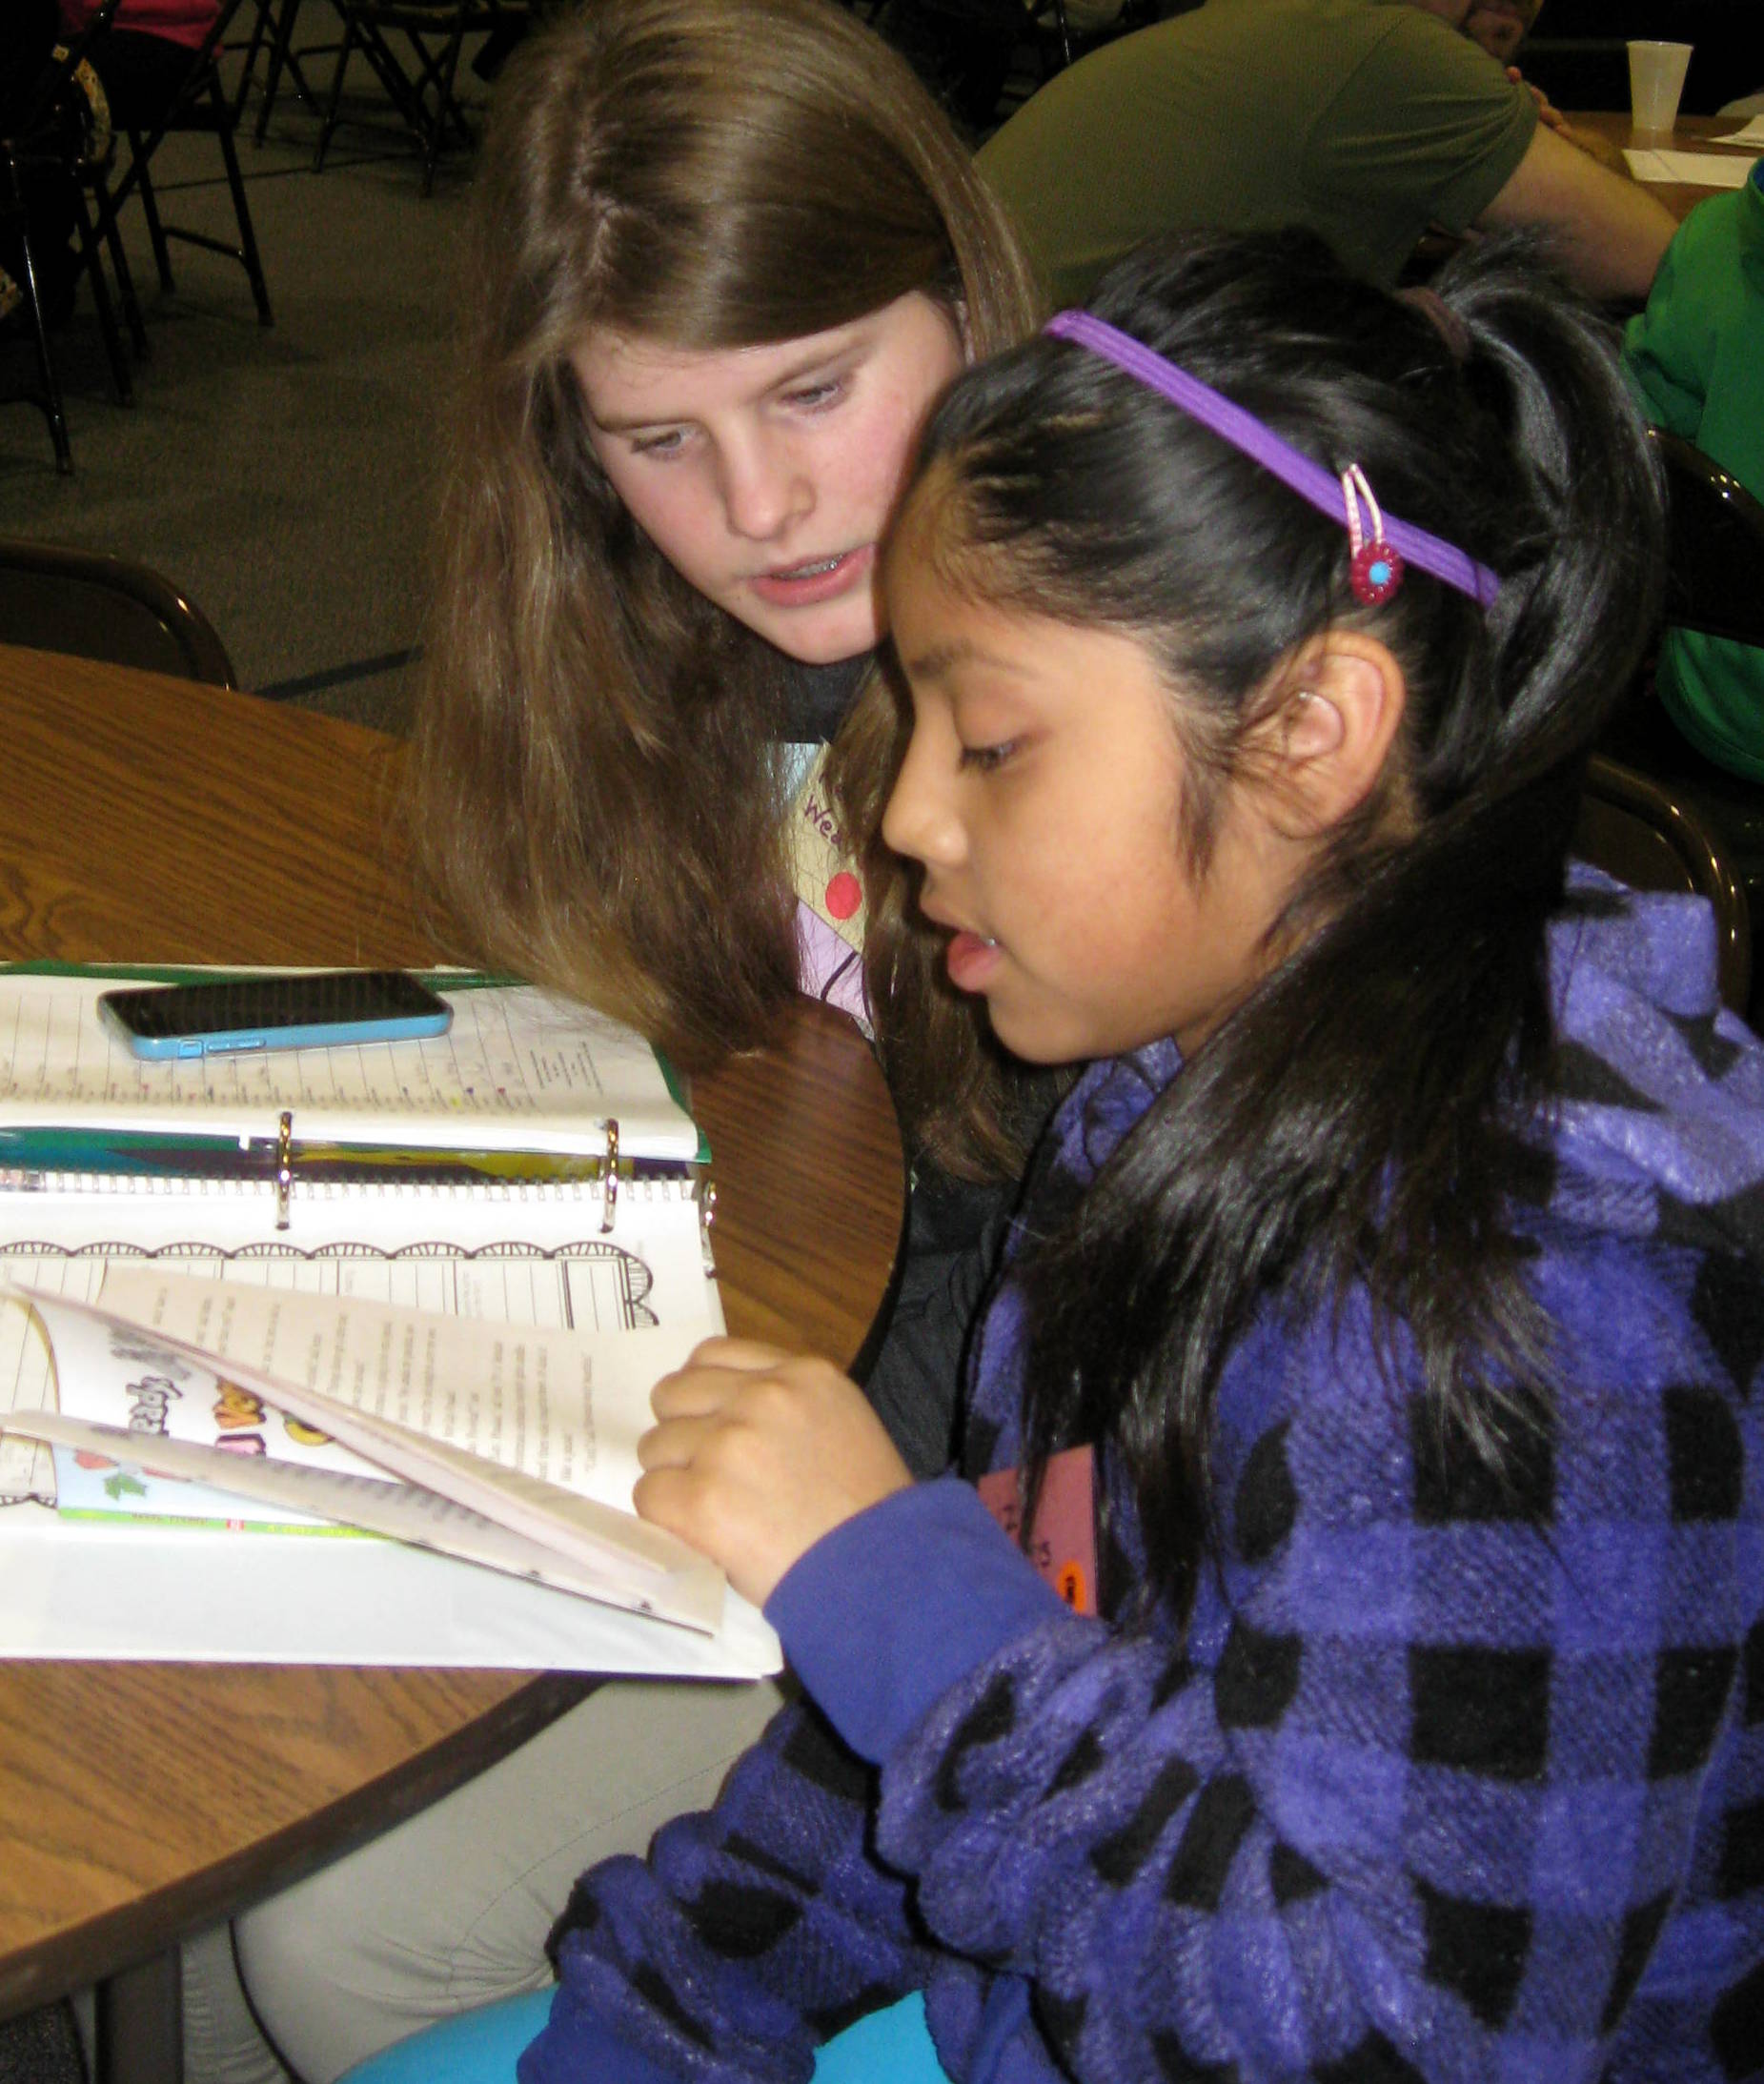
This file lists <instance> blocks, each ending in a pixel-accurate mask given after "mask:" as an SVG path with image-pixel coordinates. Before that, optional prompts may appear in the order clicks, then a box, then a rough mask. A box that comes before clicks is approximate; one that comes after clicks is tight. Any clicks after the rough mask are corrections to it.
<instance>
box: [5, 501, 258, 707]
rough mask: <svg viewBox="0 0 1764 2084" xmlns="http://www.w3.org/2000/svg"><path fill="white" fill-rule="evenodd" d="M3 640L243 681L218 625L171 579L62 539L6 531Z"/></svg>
mask: <svg viewBox="0 0 1764 2084" xmlns="http://www.w3.org/2000/svg"><path fill="white" fill-rule="evenodd" d="M0 644H20V645H24V646H26V647H28V648H29V649H30V650H32V651H64V652H71V653H72V654H73V655H74V656H75V657H76V658H100V659H103V660H105V661H106V662H108V663H109V664H112V665H118V666H140V667H142V668H144V669H145V670H146V671H147V672H149V673H171V674H175V675H177V676H178V677H179V678H181V679H186V680H203V681H206V682H207V683H208V684H209V685H210V686H211V687H237V685H238V684H239V683H238V680H237V679H236V678H235V677H234V675H233V661H232V659H231V658H228V656H227V647H226V646H225V645H224V644H223V643H222V642H221V640H220V638H219V637H218V636H216V634H215V631H214V625H213V623H212V622H211V621H210V620H209V618H208V617H207V616H205V615H204V614H203V613H202V611H201V609H200V608H198V607H197V606H196V604H195V602H194V601H193V600H191V599H190V598H189V597H187V596H186V595H185V594H183V593H181V592H180V591H179V590H178V588H177V587H175V586H173V585H172V582H171V581H170V580H169V579H165V578H162V577H160V576H159V574H158V573H157V572H153V571H150V570H149V569H148V567H147V566H146V565H142V564H130V563H127V562H126V561H125V560H124V559H123V558H121V557H109V556H103V555H102V554H101V553H100V552H97V551H92V550H72V549H69V548H66V547H64V546H63V545H62V544H59V543H38V542H24V541H18V540H13V539H11V538H9V537H6V536H0Z"/></svg>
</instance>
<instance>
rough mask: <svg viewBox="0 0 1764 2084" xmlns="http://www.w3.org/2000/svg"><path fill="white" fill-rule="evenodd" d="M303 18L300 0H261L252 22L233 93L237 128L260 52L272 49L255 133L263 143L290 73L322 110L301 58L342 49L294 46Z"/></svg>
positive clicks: (316, 110)
mask: <svg viewBox="0 0 1764 2084" xmlns="http://www.w3.org/2000/svg"><path fill="white" fill-rule="evenodd" d="M299 17H300V0H257V18H256V20H255V22H253V25H252V32H251V35H250V37H249V38H248V39H247V41H246V45H245V63H244V66H243V68H242V69H241V71H240V73H239V84H238V86H237V88H236V89H235V90H234V91H233V125H234V127H235V128H236V127H237V126H238V124H239V123H240V122H242V121H243V119H244V114H245V102H246V97H247V96H248V95H249V94H250V92H251V89H252V80H253V76H254V74H255V72H256V70H257V54H258V52H259V51H263V50H265V49H266V48H267V49H268V51H269V57H270V70H269V71H268V72H267V73H266V74H265V75H264V82H263V99H262V100H261V101H260V102H259V103H258V105H257V122H256V127H255V128H254V129H253V132H252V135H253V139H254V140H255V141H256V143H258V144H259V145H261V144H262V143H263V141H264V138H265V136H266V135H267V134H268V132H269V128H270V111H271V110H272V109H274V106H275V97H276V94H277V93H278V92H279V91H280V89H281V84H282V75H283V74H284V73H286V74H287V76H288V80H289V83H290V85H291V86H292V87H293V88H294V92H295V93H296V94H297V95H298V96H299V97H300V99H301V100H302V101H303V102H305V104H306V105H307V107H308V108H309V109H310V110H311V111H313V113H314V115H316V114H318V113H319V107H318V95H317V93H316V92H315V91H314V89H313V87H312V86H311V85H310V84H309V82H308V80H307V76H306V73H305V71H304V70H303V68H302V65H301V60H302V59H304V58H317V57H325V56H328V55H329V54H330V53H331V52H332V51H336V50H338V49H339V48H340V46H339V45H338V44H335V43H326V44H302V45H301V46H300V47H299V48H298V50H296V49H295V48H294V25H295V23H296V22H297V21H298V20H299Z"/></svg>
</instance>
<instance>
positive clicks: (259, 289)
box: [209, 71, 275, 326]
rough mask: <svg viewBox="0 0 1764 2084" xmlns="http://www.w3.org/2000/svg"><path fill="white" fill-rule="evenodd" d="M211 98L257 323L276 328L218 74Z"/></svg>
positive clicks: (213, 78)
mask: <svg viewBox="0 0 1764 2084" xmlns="http://www.w3.org/2000/svg"><path fill="white" fill-rule="evenodd" d="M209 99H210V106H211V108H212V109H213V111H214V130H215V134H216V135H217V136H218V137H219V139H220V156H221V158H222V159H223V161H225V163H226V168H227V186H228V187H229V188H230V189H231V190H232V191H233V214H234V215H235V216H236V217H237V219H238V223H239V258H240V260H242V261H243V262H244V264H245V273H246V274H247V275H249V276H250V278H251V286H252V295H253V297H254V298H255V299H256V304H257V323H258V324H259V325H260V326H273V325H274V323H275V317H274V313H272V311H271V310H270V289H269V285H268V284H267V283H266V282H265V281H264V279H263V262H262V260H261V259H260V258H259V257H258V253H257V234H256V233H255V232H254V231H253V229H252V213H251V205H250V204H249V203H248V202H247V201H246V199H245V181H244V177H243V176H242V175H241V174H240V172H239V155H238V153H237V152H235V151H234V150H233V118H232V115H231V114H230V112H229V111H228V108H227V97H226V95H225V94H224V93H223V92H222V91H221V86H220V74H219V72H218V71H215V72H213V73H211V75H210V79H209Z"/></svg>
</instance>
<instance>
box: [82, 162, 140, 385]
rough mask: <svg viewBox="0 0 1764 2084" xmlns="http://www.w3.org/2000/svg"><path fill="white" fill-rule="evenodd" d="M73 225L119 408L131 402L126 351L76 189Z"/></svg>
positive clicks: (87, 217)
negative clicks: (102, 336)
mask: <svg viewBox="0 0 1764 2084" xmlns="http://www.w3.org/2000/svg"><path fill="white" fill-rule="evenodd" d="M73 226H74V231H75V233H76V234H77V236H78V239H79V252H80V260H81V263H82V265H83V266H84V267H85V270H86V273H87V274H88V275H89V276H90V277H91V300H92V302H93V304H95V305H96V306H97V310H98V328H99V331H100V332H101V333H102V334H104V352H105V354H107V355H109V357H110V362H111V381H112V384H114V385H115V387H116V402H117V404H118V405H132V404H133V403H134V384H133V381H132V378H131V376H130V374H129V352H128V350H127V349H126V348H125V347H124V346H123V336H122V334H121V333H120V332H119V331H118V329H117V325H116V307H115V306H114V305H113V304H112V302H111V287H110V284H109V283H108V282H106V281H105V279H104V253H103V249H102V248H101V246H100V244H99V242H98V239H97V237H96V235H95V234H94V233H93V231H92V225H91V212H90V211H89V210H88V209H87V208H86V197H85V195H84V193H83V192H81V190H80V189H79V188H77V187H76V188H75V189H74V191H73Z"/></svg>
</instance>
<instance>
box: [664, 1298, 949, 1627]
mask: <svg viewBox="0 0 1764 2084" xmlns="http://www.w3.org/2000/svg"><path fill="white" fill-rule="evenodd" d="M650 1402H651V1404H652V1406H654V1409H655V1413H656V1419H657V1424H656V1426H654V1427H653V1428H652V1429H651V1430H650V1431H649V1432H646V1433H645V1434H644V1435H643V1437H642V1439H641V1440H639V1442H638V1444H637V1452H638V1460H639V1462H641V1463H642V1465H643V1469H644V1474H643V1475H642V1476H640V1477H639V1479H638V1483H637V1488H636V1490H635V1491H634V1492H633V1494H632V1503H633V1504H634V1505H635V1506H636V1507H637V1509H638V1511H639V1514H640V1515H641V1516H642V1517H643V1518H644V1519H646V1520H653V1521H654V1522H655V1524H656V1525H657V1526H658V1527H665V1528H667V1529H668V1530H669V1532H670V1533H675V1534H678V1535H679V1537H680V1539H681V1540H682V1541H687V1542H690V1543H691V1544H692V1546H693V1547H694V1548H698V1549H700V1550H701V1551H702V1552H703V1553H704V1554H705V1555H707V1556H709V1557H710V1558H711V1560H712V1561H713V1562H715V1563H720V1564H721V1566H722V1568H724V1570H725V1571H727V1573H728V1577H729V1583H730V1584H731V1585H733V1586H734V1587H735V1588H736V1590H737V1591H738V1592H740V1593H742V1594H743V1595H744V1596H745V1597H746V1598H748V1599H751V1600H752V1601H753V1602H754V1604H755V1606H758V1607H762V1606H763V1605H764V1604H765V1602H766V1601H767V1600H768V1599H769V1598H770V1597H771V1595H772V1588H773V1587H774V1586H775V1585H776V1584H777V1583H778V1581H779V1579H780V1578H781V1577H782V1576H783V1574H784V1572H785V1571H786V1570H787V1569H789V1568H790V1566H791V1565H792V1564H793V1563H795V1562H796V1560H797V1558H798V1557H799V1556H801V1555H802V1554H804V1553H805V1552H806V1551H807V1550H808V1549H810V1548H813V1547H814V1545H815V1543H816V1542H818V1541H819V1540H820V1539H821V1536H822V1535H823V1534H830V1533H831V1532H832V1531H833V1529H834V1528H836V1527H839V1526H841V1525H842V1524H843V1523H844V1522H845V1521H846V1520H848V1519H850V1518H851V1517H852V1515H853V1514H854V1513H857V1512H862V1510H863V1508H864V1507H865V1506H871V1505H874V1504H875V1503H876V1502H877V1500H878V1499H880V1498H885V1497H887V1496H888V1495H889V1493H890V1492H892V1491H896V1490H904V1489H905V1488H906V1487H907V1486H908V1485H909V1484H910V1483H911V1482H912V1476H911V1474H910V1473H909V1471H908V1469H907V1467H906V1465H905V1463H904V1462H902V1460H901V1457H900V1456H899V1455H898V1454H897V1453H896V1452H895V1448H894V1443H893V1442H892V1441H891V1440H890V1439H889V1438H888V1435H887V1434H886V1433H885V1432H884V1431H883V1430H882V1421H881V1420H880V1419H879V1418H878V1417H877V1416H876V1413H875V1412H874V1411H873V1410H872V1409H871V1408H870V1406H869V1404H868V1403H867V1402H866V1400H865V1398H864V1395H863V1392H862V1390H861V1389H860V1388H859V1387H858V1386H857V1385H856V1384H855V1383H853V1382H850V1381H848V1380H847V1379H846V1378H845V1377H844V1376H843V1375H841V1373H840V1371H839V1369H838V1368H837V1367H835V1366H833V1365H832V1363H831V1362H830V1361H821V1360H816V1359H814V1358H813V1357H812V1356H810V1355H808V1354H803V1353H799V1354H789V1353H785V1352H782V1351H781V1350H780V1348H778V1347H777V1346H770V1345H757V1344H756V1343H755V1342H753V1341H752V1340H747V1339H707V1340H705V1342H704V1344H703V1345H700V1346H699V1347H698V1348H697V1349H696V1350H695V1351H694V1353H693V1356H692V1358H691V1359H690V1360H689V1361H688V1362H687V1363H686V1365H685V1366H684V1367H682V1368H681V1369H680V1370H679V1373H678V1374H674V1375H665V1376H663V1377H662V1379H661V1381H659V1383H658V1384H657V1385H656V1387H655V1391H654V1393H653V1395H652V1396H651V1398H650Z"/></svg>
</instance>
